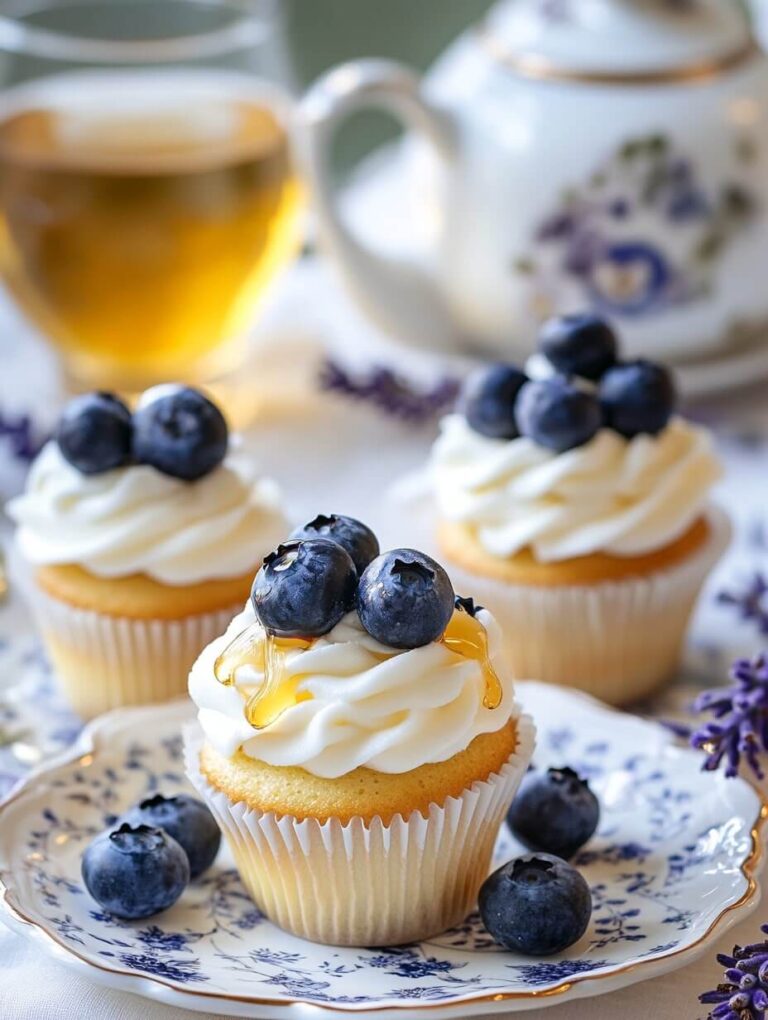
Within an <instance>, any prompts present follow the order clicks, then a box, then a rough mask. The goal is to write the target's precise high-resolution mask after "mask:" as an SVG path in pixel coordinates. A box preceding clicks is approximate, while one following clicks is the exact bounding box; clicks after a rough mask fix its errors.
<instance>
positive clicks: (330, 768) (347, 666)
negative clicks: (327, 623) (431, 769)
mask: <svg viewBox="0 0 768 1020" xmlns="http://www.w3.org/2000/svg"><path fill="white" fill-rule="evenodd" d="M478 619H479V620H480V622H482V624H483V625H484V626H485V627H486V629H487V632H488V646H489V655H490V659H491V662H492V664H493V666H494V668H495V669H496V672H497V673H498V675H499V678H500V680H501V682H502V685H503V688H504V696H503V699H502V702H501V704H500V705H499V707H498V708H496V709H488V708H485V707H484V706H483V697H484V694H485V681H484V679H483V675H482V670H481V666H480V664H479V663H478V662H477V661H475V660H473V659H468V658H464V657H463V656H461V655H459V654H458V653H457V652H455V651H451V650H450V649H449V648H447V647H446V646H445V645H443V644H440V643H435V642H433V643H431V644H428V645H424V646H423V647H421V648H413V649H409V650H407V651H399V650H397V649H393V648H388V647H387V646H386V645H382V644H379V642H378V641H375V640H374V639H373V638H372V637H371V636H370V635H369V634H368V633H367V632H366V631H365V630H364V629H363V627H362V625H361V624H360V620H359V619H358V616H357V613H354V612H353V613H349V614H348V615H347V616H346V617H344V619H343V620H342V621H341V622H340V623H339V624H338V625H337V626H336V627H335V628H334V629H333V630H332V631H331V632H330V633H329V634H326V635H325V636H324V637H322V638H318V639H317V640H316V641H315V642H314V643H313V645H312V646H311V647H310V648H308V649H306V650H300V649H296V650H294V651H290V652H288V653H287V655H286V658H285V673H284V676H285V679H286V680H289V679H290V678H291V677H295V676H300V677H301V679H300V682H299V687H298V690H299V691H306V692H309V693H310V694H311V695H312V697H311V698H309V699H308V700H306V701H300V702H298V703H297V704H295V705H292V706H290V707H289V708H287V709H286V710H285V711H284V712H283V714H282V715H281V716H279V717H278V718H277V719H276V720H275V721H274V722H272V723H270V725H269V726H266V727H265V728H264V729H261V730H256V729H254V728H253V727H252V726H250V724H249V723H248V721H247V720H246V718H245V715H244V706H245V697H246V691H245V690H243V689H244V688H250V687H251V686H252V685H256V686H258V685H259V684H261V682H262V681H263V674H262V673H261V672H259V671H258V670H257V669H255V668H254V667H252V666H242V667H240V669H238V670H236V671H235V682H234V685H233V686H231V687H225V686H224V685H222V684H221V683H219V681H218V680H217V679H216V677H215V676H214V663H215V661H216V657H217V656H218V655H219V654H220V653H221V652H222V651H223V650H224V649H225V648H226V646H227V645H228V644H229V642H231V641H232V640H233V639H234V638H235V637H237V635H238V634H240V633H241V632H242V631H243V630H245V628H246V627H248V626H250V625H251V624H253V623H254V620H255V616H254V613H253V610H252V609H251V608H250V606H248V607H246V609H245V611H244V612H243V613H241V614H240V616H237V617H235V619H234V620H233V621H232V623H231V625H230V627H229V629H228V630H227V632H226V634H224V635H223V636H222V637H220V638H218V639H217V640H216V641H214V642H212V643H211V644H210V645H209V646H208V647H207V648H206V649H205V650H204V651H203V653H202V654H201V655H200V657H199V659H198V660H197V662H196V663H195V665H194V666H193V668H192V672H191V674H190V678H189V693H190V695H191V697H192V700H193V701H194V702H195V703H196V704H197V706H198V709H199V712H198V717H199V720H200V724H201V726H202V728H203V730H204V732H205V735H206V738H207V739H208V740H209V741H210V743H211V744H212V745H213V747H214V748H216V750H217V751H219V752H220V753H221V754H223V755H225V756H227V757H230V756H231V755H233V754H234V753H235V752H236V751H237V750H238V748H242V750H243V751H244V753H245V754H247V755H249V756H250V757H251V758H255V759H257V760H259V761H264V762H267V764H269V765H296V766H300V767H301V768H303V769H306V770H307V772H311V773H312V774H313V775H316V776H323V777H327V778H336V777H338V776H342V775H345V774H346V773H348V772H351V771H352V770H353V769H356V768H358V767H359V766H365V767H367V768H370V769H374V770H375V771H377V772H389V773H399V772H408V771H410V770H411V769H415V768H418V767H419V766H420V765H425V764H427V763H428V762H439V761H445V760H446V759H448V758H450V757H452V756H453V755H454V754H457V753H458V752H459V751H463V750H464V749H465V748H466V747H467V746H468V745H469V744H470V742H471V741H472V740H473V739H474V738H475V737H476V736H478V735H479V734H481V733H494V732H496V731H497V730H499V729H501V727H502V726H503V725H504V724H505V723H506V722H507V720H508V719H509V718H510V717H511V716H512V715H513V713H514V714H517V711H518V710H517V706H516V705H515V702H514V698H513V691H512V684H511V681H510V680H509V674H508V670H507V669H506V666H505V664H504V663H503V661H502V656H501V651H500V649H501V635H500V632H499V628H498V625H497V624H496V621H495V620H494V618H493V617H492V616H491V614H490V613H488V612H486V611H485V610H483V611H481V613H480V614H479V616H478Z"/></svg>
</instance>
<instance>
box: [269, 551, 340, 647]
mask: <svg viewBox="0 0 768 1020" xmlns="http://www.w3.org/2000/svg"><path fill="white" fill-rule="evenodd" d="M356 589H357V570H356V569H355V564H354V563H353V562H352V557H351V556H350V555H349V553H348V552H347V550H346V549H344V548H342V546H340V545H339V544H338V542H331V541H330V539H327V538H308V539H302V540H299V541H290V542H285V543H284V544H283V545H279V546H278V547H277V549H276V550H275V551H274V552H272V553H270V554H269V556H267V557H266V559H265V560H264V563H263V565H262V567H261V569H260V570H259V572H258V574H257V575H256V578H255V580H254V582H253V587H252V588H251V601H252V602H253V608H254V611H255V612H256V616H257V617H258V618H259V620H260V621H261V623H262V626H263V627H264V629H265V630H266V631H268V632H269V633H270V634H275V635H276V636H278V637H305V638H312V637H320V636H321V635H323V634H327V633H328V631H330V630H333V628H334V627H335V626H336V624H337V623H338V622H339V620H340V619H341V618H342V616H344V614H345V613H348V612H349V611H350V610H351V609H352V608H353V607H354V604H355V591H356Z"/></svg>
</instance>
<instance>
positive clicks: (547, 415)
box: [516, 376, 603, 453]
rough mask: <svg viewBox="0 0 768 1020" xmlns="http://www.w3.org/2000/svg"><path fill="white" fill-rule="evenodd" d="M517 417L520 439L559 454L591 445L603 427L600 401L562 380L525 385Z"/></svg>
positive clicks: (554, 378) (518, 405) (555, 378)
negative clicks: (521, 436)
mask: <svg viewBox="0 0 768 1020" xmlns="http://www.w3.org/2000/svg"><path fill="white" fill-rule="evenodd" d="M516 414H517V424H518V428H519V429H520V434H521V435H523V436H527V437H528V438H529V439H532V440H533V441H534V442H535V443H538V444H539V446H544V447H546V448H547V449H548V450H554V451H555V452H556V453H565V451H566V450H572V449H574V447H577V446H583V445H584V444H585V443H588V442H589V440H590V439H592V438H593V436H594V435H595V434H596V433H597V431H598V429H599V428H600V427H601V425H602V424H603V416H602V413H601V410H600V404H599V402H598V400H597V398H596V397H595V396H593V395H592V394H591V393H585V392H584V391H583V390H581V389H579V388H578V387H576V386H574V385H572V384H571V383H570V382H568V380H567V379H565V378H564V377H563V376H553V377H552V378H551V379H542V380H538V381H536V382H529V383H526V384H525V386H523V388H522V390H521V391H520V396H519V397H518V398H517V408H516Z"/></svg>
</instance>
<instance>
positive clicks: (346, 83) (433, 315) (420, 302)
mask: <svg viewBox="0 0 768 1020" xmlns="http://www.w3.org/2000/svg"><path fill="white" fill-rule="evenodd" d="M364 107H368V108H379V109H385V110H387V111H389V112H391V113H393V114H394V115H395V116H396V117H398V118H399V119H400V120H402V121H403V123H404V124H405V125H406V126H407V127H409V128H412V129H414V130H415V131H417V132H419V133H421V134H423V135H424V136H426V137H427V138H428V139H429V141H430V142H431V144H432V146H433V148H434V150H435V151H436V152H437V154H438V156H439V157H440V158H441V159H442V160H444V161H450V160H452V159H453V158H454V152H455V144H454V136H453V132H452V130H451V124H450V122H449V120H448V118H447V116H446V115H445V114H443V113H441V112H440V111H438V110H437V109H435V108H433V107H432V106H431V105H430V104H429V103H428V102H427V100H426V99H425V98H424V96H423V95H422V93H421V89H420V82H419V79H418V77H417V76H416V75H415V74H414V73H413V72H412V71H411V70H409V69H408V68H406V67H404V66H403V65H401V64H397V63H395V62H393V61H389V60H358V61H352V62H350V63H347V64H343V65H341V66H339V67H337V68H335V69H333V70H331V71H329V72H328V73H327V74H325V75H324V76H323V77H321V78H320V79H319V80H318V81H317V82H316V83H315V84H314V85H313V86H312V87H311V89H310V90H309V92H308V93H307V94H306V96H305V98H304V100H303V102H302V104H301V111H300V117H301V121H302V124H303V127H304V136H303V155H304V160H305V165H306V169H307V173H308V176H309V179H310V182H311V184H312V185H313V190H314V199H315V211H316V214H317V223H318V231H319V235H320V240H321V242H322V243H323V244H324V245H325V247H326V249H327V251H328V252H329V253H330V254H331V255H332V257H333V258H334V260H335V262H336V263H337V264H338V266H339V267H340V269H341V271H342V275H343V276H344V278H345V280H346V282H347V284H348V286H349V288H350V290H351V292H352V294H353V295H354V296H355V298H356V299H357V301H358V302H359V304H360V305H361V306H362V307H363V308H364V310H366V311H367V312H368V313H369V314H370V315H371V317H372V318H374V319H376V320H377V321H378V322H379V324H380V325H382V326H383V327H384V328H385V329H386V330H388V331H390V332H391V333H393V334H395V335H396V336H397V337H398V339H401V340H403V341H405V342H407V343H408V344H411V345H413V346H416V347H434V348H439V349H442V350H445V349H446V348H449V347H454V348H456V347H458V343H459V338H458V335H457V331H456V327H455V326H454V324H453V322H452V321H451V317H450V313H449V310H448V308H447V305H446V302H445V300H444V298H443V296H442V294H441V293H440V290H439V287H438V284H437V281H436V279H435V277H434V276H433V275H432V274H430V273H429V272H428V271H427V270H425V269H423V268H421V267H419V266H417V265H415V264H414V263H413V262H410V261H408V260H407V259H399V258H393V257H391V256H388V255H384V254H381V253H377V252H376V251H374V250H372V249H371V248H370V247H368V246H367V245H365V244H363V243H362V242H361V241H360V240H359V239H358V238H356V237H355V236H354V233H353V232H352V231H351V230H350V229H349V227H347V225H346V224H345V223H344V218H343V216H342V214H341V211H340V209H339V203H338V200H337V193H336V189H335V187H334V184H333V180H332V172H331V162H330V153H331V147H332V145H333V139H334V136H335V134H336V131H337V129H338V127H339V125H340V124H341V123H342V122H343V121H344V120H345V119H346V118H347V117H348V116H349V115H350V114H352V113H354V112H356V111H357V110H360V109H362V108H364Z"/></svg>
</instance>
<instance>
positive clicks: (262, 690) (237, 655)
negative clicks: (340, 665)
mask: <svg viewBox="0 0 768 1020" xmlns="http://www.w3.org/2000/svg"><path fill="white" fill-rule="evenodd" d="M440 641H441V642H442V644H444V645H445V646H446V648H449V649H450V650H451V651H452V652H455V653H456V654H457V655H461V656H462V657H463V658H465V659H472V660H474V661H475V662H477V663H479V665H480V669H481V671H482V674H483V680H484V681H485V694H484V696H483V705H484V707H485V708H490V709H493V708H498V707H499V705H500V704H501V700H502V697H503V694H504V690H503V688H502V685H501V680H500V679H499V677H498V675H497V673H496V671H495V670H494V668H493V666H492V664H491V660H490V656H489V654H488V635H487V633H486V630H485V627H484V626H483V625H482V624H481V623H480V622H479V620H476V619H475V618H474V616H471V615H470V614H469V613H467V612H464V611H463V610H458V609H457V610H456V612H454V614H453V616H452V617H451V619H450V621H449V623H448V626H447V628H446V631H445V633H444V634H443V636H442V638H441V639H440ZM311 646H312V641H311V640H309V639H307V638H281V637H275V636H274V635H272V634H265V633H264V631H263V629H262V628H261V626H260V625H259V624H251V626H250V627H248V628H246V629H245V630H244V631H242V633H240V634H238V635H237V637H236V638H235V639H234V640H233V641H232V642H230V644H228V645H227V647H226V648H225V649H224V651H223V652H222V653H221V655H219V657H218V658H217V659H216V662H215V663H214V666H213V672H214V676H215V677H216V679H217V680H218V681H219V683H220V684H223V685H224V686H225V687H231V686H233V684H234V683H235V673H236V671H237V670H238V669H240V668H241V667H242V666H251V667H252V668H253V669H255V670H257V671H258V672H260V673H262V674H263V676H264V679H263V681H262V683H261V684H259V686H258V687H254V688H251V689H250V690H249V691H248V692H247V700H246V703H245V709H244V712H245V718H246V719H247V720H248V722H249V723H250V725H251V726H253V727H254V729H257V730H261V729H264V728H265V727H266V726H269V725H270V724H271V723H273V722H275V721H276V720H277V719H279V718H280V716H281V715H282V714H283V712H285V710H286V709H288V708H291V706H293V705H296V704H298V703H299V702H300V701H307V700H309V699H310V698H311V697H312V695H311V694H309V693H308V692H307V691H299V690H298V686H299V683H300V682H301V680H302V679H303V676H302V674H301V673H297V674H296V675H295V676H292V677H290V678H289V679H288V680H285V679H284V676H285V660H286V656H287V655H288V653H289V652H291V651H293V650H295V649H302V650H305V649H307V648H310V647H311ZM386 658H389V656H386Z"/></svg>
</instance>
